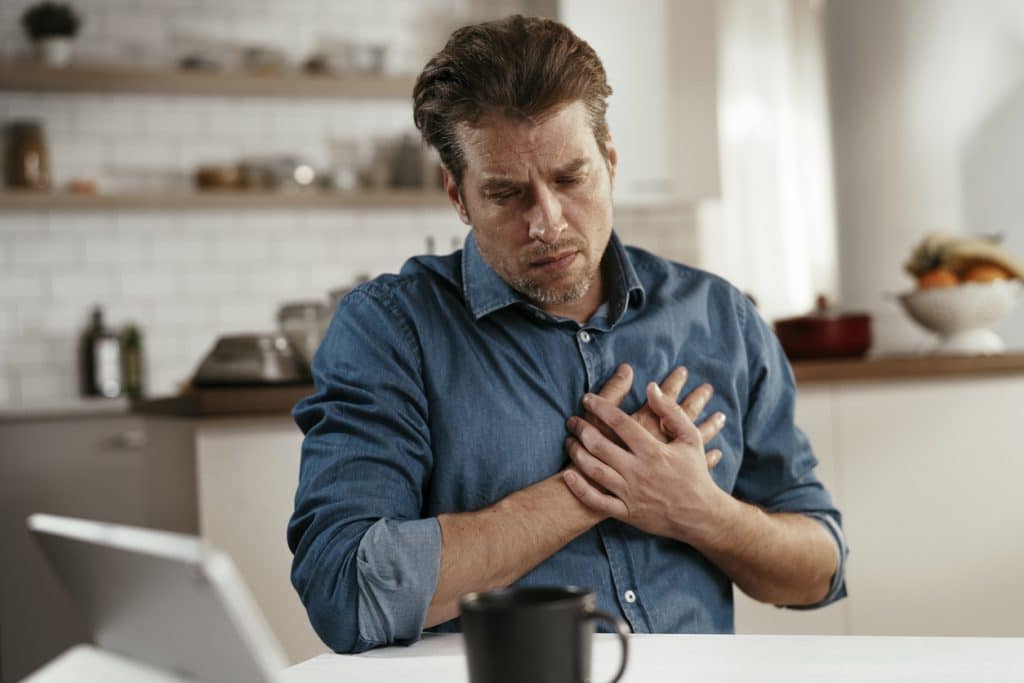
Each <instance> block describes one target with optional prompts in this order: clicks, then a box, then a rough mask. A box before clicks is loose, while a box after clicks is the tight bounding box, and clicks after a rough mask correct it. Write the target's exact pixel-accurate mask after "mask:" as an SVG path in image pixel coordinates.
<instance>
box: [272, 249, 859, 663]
mask: <svg viewBox="0 0 1024 683" xmlns="http://www.w3.org/2000/svg"><path fill="white" fill-rule="evenodd" d="M605 260H606V263H605V266H606V273H610V274H611V277H610V278H609V281H608V286H607V288H606V291H607V292H608V293H609V296H608V300H607V302H606V303H607V305H606V306H603V307H602V308H601V310H600V311H599V312H598V313H597V314H595V316H594V317H593V318H591V320H590V321H589V322H588V323H587V324H586V325H582V326H581V325H580V324H578V323H577V322H575V321H573V320H569V319H565V318H558V317H553V316H550V315H548V314H546V313H544V312H543V311H541V310H540V309H538V308H536V307H534V306H533V305H531V304H529V303H528V302H527V301H525V300H524V298H523V297H522V296H521V295H520V294H518V293H517V292H515V291H514V290H513V289H512V288H511V287H509V286H508V284H506V283H505V282H504V281H503V280H502V279H501V278H500V277H499V276H498V275H497V274H496V273H495V272H494V271H493V270H492V269H491V268H490V267H489V266H488V265H487V263H486V262H485V261H484V260H483V258H482V257H481V256H480V253H479V251H478V250H477V247H476V244H475V242H474V239H473V236H472V234H470V235H469V236H468V237H467V239H466V243H465V246H464V248H463V249H462V250H461V251H457V252H455V253H453V254H450V255H447V256H440V257H434V256H421V257H417V258H413V259H411V260H409V261H408V262H407V263H406V264H405V265H404V266H403V268H402V271H401V273H400V274H399V275H384V276H381V277H378V278H377V279H375V280H373V281H371V282H367V283H365V284H362V285H360V286H359V287H358V288H356V289H355V290H354V291H352V292H351V293H350V294H348V295H347V296H346V297H345V299H344V300H343V301H342V302H341V304H340V305H339V306H338V309H337V311H336V312H335V314H334V318H333V320H332V322H331V325H330V328H329V329H328V331H327V334H326V337H325V339H324V342H323V344H322V345H321V347H320V349H319V351H318V352H317V354H316V356H315V358H314V360H313V376H314V381H315V383H316V393H315V394H314V395H313V396H310V397H309V398H306V399H304V400H303V401H301V402H300V403H299V404H298V405H297V406H296V407H295V411H294V418H295V421H296V423H297V424H298V425H299V427H300V428H301V429H302V431H303V432H304V433H305V440H304V442H303V446H302V465H301V472H300V479H299V486H298V491H297V493H296V496H295V512H294V514H293V516H292V519H291V522H290V524H289V526H288V544H289V547H290V548H291V550H292V552H293V553H294V562H293V565H292V582H293V584H294V585H295V588H296V590H297V591H298V592H299V595H300V596H301V598H302V601H303V603H304V604H305V606H306V609H307V610H308V613H309V617H310V620H311V622H312V624H313V626H314V628H315V629H316V631H317V633H318V634H319V635H320V637H321V638H322V639H323V641H324V642H325V643H326V644H327V645H329V646H330V647H331V648H333V649H334V650H336V651H339V652H350V651H361V650H365V649H367V648H370V647H375V646H378V645H384V644H391V643H408V642H413V641H415V640H416V639H418V638H419V636H420V632H421V630H422V626H423V622H424V618H425V616H426V612H427V607H428V606H429V604H430V600H431V597H432V595H433V593H434V590H435V588H436V585H437V578H438V571H439V563H440V553H441V536H440V527H439V525H438V523H437V519H436V516H437V515H438V514H440V513H444V512H460V511H468V510H478V509H480V508H483V507H486V506H488V505H490V504H492V503H494V502H496V501H498V500H500V499H501V498H503V497H505V496H507V495H508V494H510V493H512V492H514V491H518V490H520V489H523V488H525V487H527V486H529V485H531V484H533V483H536V482H538V481H540V480H542V479H544V478H546V477H548V476H550V475H552V474H554V473H556V472H558V471H559V470H561V469H563V468H564V467H565V465H566V464H567V455H566V453H565V450H564V446H563V442H564V440H565V438H566V436H567V432H566V428H565V421H566V419H567V418H568V417H569V416H570V415H573V414H577V415H578V414H580V413H581V409H580V408H581V406H580V399H581V398H582V396H583V394H584V393H586V392H588V391H597V390H599V389H600V388H601V386H602V385H603V384H604V383H605V382H606V381H607V380H608V379H609V378H610V377H611V375H612V374H613V373H614V371H615V369H616V367H617V366H618V365H619V364H620V363H623V362H628V363H630V364H631V365H632V366H633V368H634V371H635V379H634V383H633V389H632V391H631V392H630V394H629V395H628V397H627V398H626V399H625V401H624V402H623V404H622V409H623V410H625V411H627V412H633V411H635V410H637V409H638V408H640V406H642V405H643V403H644V402H645V400H646V399H645V396H644V387H645V385H646V384H647V383H648V382H649V381H661V380H662V379H663V378H664V377H665V376H666V375H667V374H668V373H669V372H670V371H671V370H672V369H673V368H675V367H676V366H679V365H685V366H686V367H687V368H688V369H689V377H690V379H689V381H688V387H695V386H698V385H699V384H700V383H703V382H708V383H710V384H711V385H712V386H713V387H714V388H715V394H714V397H713V398H712V400H711V402H710V404H709V405H708V407H707V409H706V410H707V413H706V414H711V413H712V412H713V411H716V410H720V411H722V412H724V413H725V414H726V416H727V418H728V419H727V421H726V425H725V429H724V430H723V431H722V433H721V434H720V435H719V436H718V437H717V438H716V440H715V441H714V442H712V444H713V446H715V447H718V448H720V449H721V450H722V452H723V457H722V460H721V462H719V464H718V465H717V466H716V467H715V468H714V470H713V471H712V477H713V478H714V480H715V482H716V483H717V484H718V485H719V486H721V487H722V489H724V490H725V491H728V492H729V493H731V494H732V495H734V496H736V497H737V498H739V499H742V500H745V501H748V502H751V503H754V504H756V505H758V506H760V507H762V508H764V509H765V510H767V511H789V512H800V513H806V514H808V515H810V516H811V517H814V518H815V519H817V520H818V521H819V522H820V523H821V524H823V525H824V526H825V528H826V529H828V530H829V531H830V532H831V533H832V534H833V537H834V538H835V539H836V544H837V555H838V558H839V571H838V572H837V573H836V575H835V577H834V579H833V582H832V587H831V590H830V592H829V594H828V596H827V597H826V598H825V600H824V601H822V603H820V604H822V605H824V604H828V603H830V602H832V601H834V600H837V599H839V598H841V597H843V596H844V595H845V594H846V590H845V582H844V579H843V575H844V565H845V558H846V544H845V540H844V538H843V534H842V531H841V526H840V515H839V512H838V511H837V510H836V509H835V507H834V506H833V504H832V501H831V498H830V496H829V494H828V492H827V491H826V490H825V489H824V487H823V486H822V485H821V483H820V482H819V481H818V479H817V478H816V477H815V475H814V467H815V465H816V464H817V461H816V459H815V457H814V455H813V453H812V452H811V448H810V446H809V444H808V442H807V439H806V438H805V437H804V435H803V434H802V433H801V432H800V430H799V429H797V427H796V426H795V425H794V424H793V407H794V397H795V386H794V382H793V376H792V373H791V371H790V368H789V365H788V364H787V362H786V359H785V357H784V355H783V353H782V351H781V349H780V347H779V345H778V343H777V341H776V339H775V337H774V335H773V334H772V332H771V330H770V329H769V328H768V327H767V326H766V325H765V323H764V322H763V321H762V319H761V318H760V316H759V315H758V314H757V312H756V311H755V309H754V308H753V307H752V306H751V305H750V303H749V302H748V301H747V299H746V298H745V297H744V296H743V294H742V293H740V292H739V291H737V290H736V289H735V288H734V287H732V286H731V285H729V284H728V283H727V282H725V281H724V280H722V279H721V278H718V277H715V276H713V275H710V274H708V273H705V272H702V271H699V270H696V269H694V268H689V267H687V266H684V265H680V264H677V263H672V262H669V261H666V260H664V259H661V258H658V257H656V256H654V255H652V254H650V253H648V252H645V251H642V250H640V249H635V248H626V247H623V245H622V244H621V243H620V242H619V240H618V238H617V236H615V235H614V234H613V235H612V239H611V242H610V245H609V248H608V250H607V252H606V254H605ZM517 584H518V585H551V584H556V585H557V584H574V585H577V586H584V587H587V588H589V589H591V590H593V591H595V592H596V594H597V602H598V607H599V608H600V609H602V610H606V611H609V612H611V613H613V614H617V615H619V616H620V617H621V618H623V619H625V620H626V621H627V622H628V624H629V625H630V626H631V627H632V629H633V631H634V632H637V633H729V632H732V631H733V602H732V595H733V593H732V591H733V587H732V583H731V582H730V580H729V577H728V576H726V575H725V574H724V573H722V572H721V571H720V570H719V569H718V568H717V567H715V566H714V565H713V564H711V562H709V561H708V560H707V559H706V558H704V557H703V556H702V555H701V554H700V553H698V552H697V551H696V550H694V549H693V548H692V547H690V546H688V545H686V544H684V543H680V542H679V541H675V540H672V539H669V538H664V537H659V536H654V535H651V534H647V533H645V532H643V531H640V530H638V529H635V528H633V527H630V526H629V525H627V524H624V523H621V522H619V521H616V520H607V521H605V522H602V523H601V524H599V525H598V526H597V527H595V528H593V529H591V530H590V531H588V532H586V533H584V534H583V535H581V536H579V537H578V538H576V539H575V540H574V541H572V542H571V543H569V544H568V545H567V546H565V547H564V548H562V549H561V550H560V551H558V552H557V553H555V554H554V555H552V556H551V557H550V558H548V559H547V560H546V561H544V562H543V563H541V564H540V565H539V566H538V567H536V568H535V569H534V570H532V571H531V572H529V573H528V574H526V575H525V576H524V577H522V578H521V579H520V580H519V581H518V582H517ZM432 630H436V631H457V630H458V621H457V620H453V621H450V622H447V623H445V624H441V625H440V626H438V627H436V628H434V629H432Z"/></svg>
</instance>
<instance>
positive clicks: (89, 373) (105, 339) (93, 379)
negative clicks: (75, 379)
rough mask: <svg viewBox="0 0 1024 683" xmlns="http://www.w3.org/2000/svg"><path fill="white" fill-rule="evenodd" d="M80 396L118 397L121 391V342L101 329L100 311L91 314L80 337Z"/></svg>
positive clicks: (122, 386) (108, 331)
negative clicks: (90, 320) (89, 321)
mask: <svg viewBox="0 0 1024 683" xmlns="http://www.w3.org/2000/svg"><path fill="white" fill-rule="evenodd" d="M81 354H82V356H81V366H82V367H81V371H82V394H84V395H85V396H105V397H108V398H113V397H115V396H120V395H121V392H122V391H123V389H124V380H123V374H122V369H121V340H120V339H119V338H118V336H117V335H116V334H114V333H113V332H111V331H110V330H108V329H107V328H106V327H105V326H104V325H103V311H102V310H101V309H100V308H99V307H97V308H95V309H93V312H92V322H91V323H90V324H89V328H88V329H87V330H86V331H85V334H84V335H83V336H82V347H81Z"/></svg>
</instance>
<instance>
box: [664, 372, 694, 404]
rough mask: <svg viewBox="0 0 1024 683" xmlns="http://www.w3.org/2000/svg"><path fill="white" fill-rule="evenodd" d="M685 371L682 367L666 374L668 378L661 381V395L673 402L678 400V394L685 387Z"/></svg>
mask: <svg viewBox="0 0 1024 683" xmlns="http://www.w3.org/2000/svg"><path fill="white" fill-rule="evenodd" d="M687 374H688V373H687V370H686V368H684V367H683V366H682V365H680V366H679V367H678V368H676V369H675V370H673V371H672V372H670V373H668V376H667V377H665V379H663V380H662V381H661V393H663V394H665V395H666V396H668V397H669V398H671V399H672V400H673V401H678V400H679V392H681V391H682V390H683V387H684V386H686V377H687Z"/></svg>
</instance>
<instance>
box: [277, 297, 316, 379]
mask: <svg viewBox="0 0 1024 683" xmlns="http://www.w3.org/2000/svg"><path fill="white" fill-rule="evenodd" d="M326 323H327V306H326V305H325V304H324V302H323V301H319V300H312V301H293V302H289V303H286V304H283V305H282V306H281V307H280V308H279V309H278V311H277V324H278V327H279V328H280V330H281V334H283V335H284V336H285V337H286V338H287V339H288V342H289V343H290V344H291V345H292V348H293V349H295V352H296V354H297V355H298V360H299V361H300V362H301V363H302V364H303V365H304V366H305V368H306V369H308V368H309V367H310V365H311V364H312V362H313V354H315V353H316V350H317V349H318V348H320V342H321V341H322V340H323V337H324V331H325V329H326Z"/></svg>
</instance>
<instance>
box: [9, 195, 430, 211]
mask: <svg viewBox="0 0 1024 683" xmlns="http://www.w3.org/2000/svg"><path fill="white" fill-rule="evenodd" d="M447 204H448V199H447V197H446V196H445V194H444V193H443V192H441V191H440V190H353V191H349V192H303V191H299V192H264V191H229V190H209V191H205V192H180V193H140V194H96V195H90V194H72V193H68V192H0V211H28V210H33V211H36V210H52V211H72V210H73V211H84V210H107V209H315V208H325V209H331V208H337V209H345V208H362V207H368V208H369V207H373V208H402V207H413V208H415V207H432V206H437V207H441V206H446V205H447Z"/></svg>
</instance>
